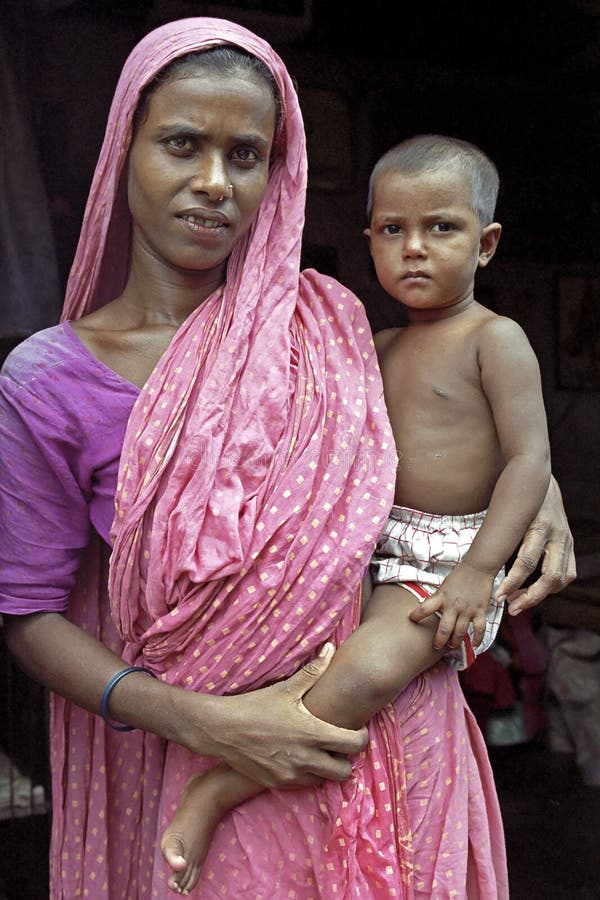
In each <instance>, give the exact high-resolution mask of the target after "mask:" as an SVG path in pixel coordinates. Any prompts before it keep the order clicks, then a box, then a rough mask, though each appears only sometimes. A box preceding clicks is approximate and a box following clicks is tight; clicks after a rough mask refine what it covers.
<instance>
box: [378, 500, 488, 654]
mask: <svg viewBox="0 0 600 900" xmlns="http://www.w3.org/2000/svg"><path fill="white" fill-rule="evenodd" d="M484 518H485V511H483V512H480V513H469V514H467V515H462V516H440V515H434V514H432V513H424V512H419V511H418V510H415V509H408V508H407V507H404V506H393V507H392V509H391V511H390V515H389V518H388V520H387V522H386V525H385V528H384V529H383V532H382V534H381V537H380V538H379V541H378V542H377V547H376V550H375V555H374V556H373V559H372V561H371V574H372V576H373V583H374V584H376V585H377V584H397V585H399V586H400V587H403V588H405V589H406V590H407V591H410V593H411V594H413V596H414V597H416V598H417V599H418V600H419V602H421V603H422V602H423V601H424V600H426V599H427V598H428V597H430V596H431V595H432V594H434V593H435V591H436V590H437V589H438V587H439V586H440V584H441V583H442V582H443V581H444V579H445V578H446V576H447V575H449V574H450V572H451V571H452V570H453V569H454V568H455V566H456V565H457V564H458V563H459V562H460V561H461V560H462V558H463V557H464V555H465V553H466V552H467V550H468V549H469V547H470V546H471V544H472V543H473V540H474V538H475V535H476V534H477V532H478V530H479V528H480V527H481V525H482V523H483V520H484ZM503 578H504V569H501V570H500V571H499V572H498V574H497V575H496V578H495V579H494V584H493V588H492V590H493V591H495V590H496V588H497V587H498V586H499V585H500V583H501V581H502V579H503ZM503 609H504V603H503V602H499V601H498V600H494V598H493V597H490V600H489V603H488V608H487V612H486V625H485V634H484V636H483V640H482V642H481V644H480V645H479V646H478V647H473V643H472V637H473V626H472V625H469V628H468V632H467V634H466V635H465V638H464V640H463V642H462V644H461V645H460V647H457V648H456V649H455V650H448V652H447V653H445V654H444V659H445V660H446V661H447V662H448V663H450V664H451V665H453V666H454V667H455V668H457V669H466V668H468V667H469V666H470V665H471V664H472V663H473V662H474V661H475V658H476V657H477V656H479V655H480V654H481V653H484V652H485V651H486V650H488V649H489V648H490V647H491V645H492V644H493V642H494V640H495V638H496V635H497V633H498V628H499V626H500V621H501V619H502V612H503Z"/></svg>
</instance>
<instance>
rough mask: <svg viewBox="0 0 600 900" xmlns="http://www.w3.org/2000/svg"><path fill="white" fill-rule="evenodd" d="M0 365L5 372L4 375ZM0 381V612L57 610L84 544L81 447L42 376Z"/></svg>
mask: <svg viewBox="0 0 600 900" xmlns="http://www.w3.org/2000/svg"><path fill="white" fill-rule="evenodd" d="M6 369H7V367H6V366H5V370H6ZM5 370H3V373H2V376H1V377H0V613H1V612H4V613H9V614H15V615H17V614H26V613H32V612H39V611H48V612H53V611H54V612H63V611H65V610H66V608H67V602H68V597H69V593H70V591H71V588H72V586H73V583H74V580H75V575H76V572H77V568H78V565H79V558H80V553H81V550H82V548H84V547H85V546H86V544H87V542H88V536H89V530H90V524H89V513H88V500H89V493H88V491H87V490H86V486H85V485H82V484H81V483H80V482H81V475H80V474H78V463H77V460H78V458H79V457H80V456H81V454H82V452H85V448H84V447H82V446H81V442H82V440H83V437H82V435H81V434H78V433H77V429H76V428H74V423H73V421H72V416H70V414H69V411H68V407H67V408H66V409H62V408H61V407H60V404H58V403H56V396H57V393H58V395H59V394H60V391H59V390H58V391H57V388H58V387H59V386H58V385H57V384H56V382H57V380H58V379H56V378H54V381H53V379H52V373H51V375H50V378H49V382H50V389H48V386H47V385H46V384H45V383H44V381H43V380H42V379H37V380H35V379H34V380H33V381H32V382H31V383H27V384H25V385H23V384H19V382H18V381H16V380H14V379H13V378H11V373H10V367H9V368H8V370H7V371H5Z"/></svg>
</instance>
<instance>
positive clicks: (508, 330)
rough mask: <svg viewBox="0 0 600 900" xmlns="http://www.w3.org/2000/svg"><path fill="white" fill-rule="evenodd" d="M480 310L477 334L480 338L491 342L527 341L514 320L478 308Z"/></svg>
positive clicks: (489, 310)
mask: <svg viewBox="0 0 600 900" xmlns="http://www.w3.org/2000/svg"><path fill="white" fill-rule="evenodd" d="M480 309H481V317H480V321H479V333H480V336H481V337H482V338H484V339H487V340H493V341H495V340H498V341H501V340H513V339H517V340H523V339H525V340H526V339H527V338H526V335H525V332H524V330H523V328H522V327H521V326H520V325H519V323H518V322H516V321H515V319H511V318H509V316H501V315H499V314H498V313H495V312H493V311H492V310H491V309H486V308H484V307H480Z"/></svg>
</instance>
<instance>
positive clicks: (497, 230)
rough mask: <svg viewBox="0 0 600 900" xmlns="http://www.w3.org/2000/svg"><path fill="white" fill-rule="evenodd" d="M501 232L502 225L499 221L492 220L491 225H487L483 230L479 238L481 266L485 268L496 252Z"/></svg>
mask: <svg viewBox="0 0 600 900" xmlns="http://www.w3.org/2000/svg"><path fill="white" fill-rule="evenodd" d="M501 234H502V225H500V224H498V222H492V223H491V225H486V226H485V228H484V229H483V231H482V232H481V237H480V238H479V266H480V268H482V269H483V268H485V266H487V264H488V263H489V261H490V260H491V258H492V256H493V255H494V253H495V252H496V247H497V246H498V241H499V240H500V235H501Z"/></svg>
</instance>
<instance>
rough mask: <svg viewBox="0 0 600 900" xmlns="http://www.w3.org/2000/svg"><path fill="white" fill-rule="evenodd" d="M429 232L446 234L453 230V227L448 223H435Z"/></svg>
mask: <svg viewBox="0 0 600 900" xmlns="http://www.w3.org/2000/svg"><path fill="white" fill-rule="evenodd" d="M431 230H432V231H437V232H442V233H444V234H446V233H447V232H448V231H453V230H454V225H452V224H451V223H450V222H436V224H435V225H434V226H433V228H432V229H431Z"/></svg>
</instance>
